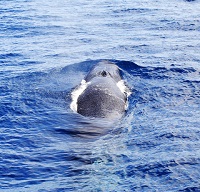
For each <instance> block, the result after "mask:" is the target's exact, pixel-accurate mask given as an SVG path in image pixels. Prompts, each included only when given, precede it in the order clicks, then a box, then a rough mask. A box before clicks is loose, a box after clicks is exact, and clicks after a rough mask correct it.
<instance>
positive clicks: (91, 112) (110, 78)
mask: <svg viewBox="0 0 200 192" xmlns="http://www.w3.org/2000/svg"><path fill="white" fill-rule="evenodd" d="M85 80H86V82H90V83H89V85H88V87H87V88H86V89H85V91H84V92H83V93H82V94H81V95H80V96H79V98H78V100H77V112H78V113H80V114H81V115H83V116H89V117H100V118H118V117H120V116H122V115H123V113H124V111H125V104H126V99H127V98H126V95H125V94H124V93H122V92H121V90H120V89H119V87H118V86H117V82H119V81H120V80H121V76H120V73H119V68H118V67H117V66H116V65H115V64H113V63H111V62H107V61H104V62H100V63H99V64H97V65H96V66H95V67H94V68H93V69H92V70H91V71H90V72H89V73H88V75H87V76H86V77H85Z"/></svg>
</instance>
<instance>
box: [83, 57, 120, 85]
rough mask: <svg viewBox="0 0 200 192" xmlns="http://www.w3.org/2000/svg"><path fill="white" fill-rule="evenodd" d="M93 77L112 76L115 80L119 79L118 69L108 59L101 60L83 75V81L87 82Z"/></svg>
mask: <svg viewBox="0 0 200 192" xmlns="http://www.w3.org/2000/svg"><path fill="white" fill-rule="evenodd" d="M95 77H100V78H101V77H107V78H112V79H113V80H114V81H115V82H118V81H120V80H121V75H120V71H119V68H118V66H117V65H115V64H114V63H111V62H109V61H101V62H100V63H98V64H97V65H96V66H94V67H93V68H92V70H91V71H90V72H89V73H88V74H87V76H86V77H85V81H86V82H89V81H91V80H92V79H93V78H95Z"/></svg>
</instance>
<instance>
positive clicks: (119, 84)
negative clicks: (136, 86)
mask: <svg viewBox="0 0 200 192" xmlns="http://www.w3.org/2000/svg"><path fill="white" fill-rule="evenodd" d="M117 87H119V89H120V91H121V92H122V93H123V94H124V95H126V97H127V101H126V105H125V110H127V109H128V97H129V96H130V95H131V91H130V89H129V88H128V87H127V86H126V84H125V81H124V80H120V81H118V82H117Z"/></svg>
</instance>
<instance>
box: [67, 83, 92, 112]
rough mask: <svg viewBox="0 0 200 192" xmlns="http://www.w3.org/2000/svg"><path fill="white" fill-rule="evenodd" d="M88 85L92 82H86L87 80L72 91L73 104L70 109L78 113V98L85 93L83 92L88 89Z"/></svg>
mask: <svg viewBox="0 0 200 192" xmlns="http://www.w3.org/2000/svg"><path fill="white" fill-rule="evenodd" d="M88 84H90V82H86V81H85V80H82V81H81V84H80V85H79V86H78V87H77V88H76V89H74V90H73V91H72V93H71V97H72V102H71V104H70V108H71V109H72V110H73V111H74V112H77V100H78V97H79V96H80V95H81V94H82V93H83V91H84V90H85V89H86V88H87V86H88Z"/></svg>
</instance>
